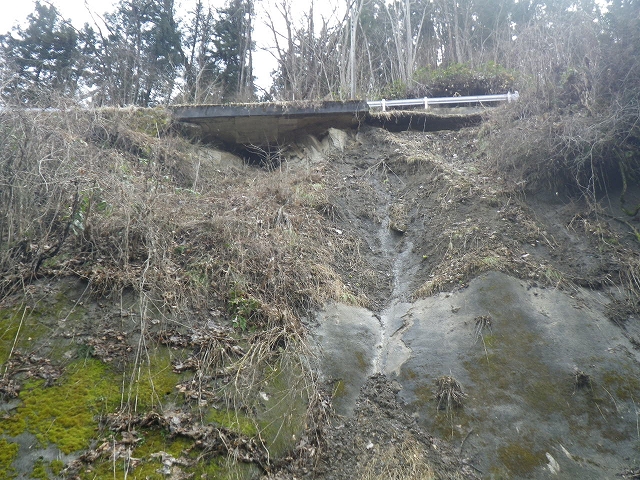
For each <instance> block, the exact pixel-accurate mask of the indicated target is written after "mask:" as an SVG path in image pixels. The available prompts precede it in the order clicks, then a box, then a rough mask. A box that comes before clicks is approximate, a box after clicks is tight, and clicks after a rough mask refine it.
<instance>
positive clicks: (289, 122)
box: [172, 101, 369, 145]
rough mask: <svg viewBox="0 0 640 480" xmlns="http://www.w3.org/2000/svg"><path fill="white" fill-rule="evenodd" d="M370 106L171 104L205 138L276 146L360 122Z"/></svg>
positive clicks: (180, 118) (357, 103)
mask: <svg viewBox="0 0 640 480" xmlns="http://www.w3.org/2000/svg"><path fill="white" fill-rule="evenodd" d="M368 110H369V107H368V105H367V103H366V102H362V101H349V102H286V103H284V102H281V103H253V104H230V105H186V106H176V107H172V111H173V116H174V118H175V119H176V120H178V121H181V122H188V123H193V124H196V125H198V126H199V127H200V128H201V133H202V139H203V141H213V140H216V139H217V140H222V141H224V142H227V143H240V144H253V145H277V144H279V143H282V142H286V141H289V140H292V139H294V138H296V137H300V136H301V135H305V134H312V135H318V134H321V133H324V132H325V131H327V130H328V129H329V128H331V127H334V128H350V127H353V126H355V125H357V124H358V122H359V121H361V120H362V119H363V118H364V116H365V115H366V113H367V111H368Z"/></svg>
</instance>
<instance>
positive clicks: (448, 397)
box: [435, 375, 467, 412]
mask: <svg viewBox="0 0 640 480" xmlns="http://www.w3.org/2000/svg"><path fill="white" fill-rule="evenodd" d="M466 396H467V394H466V393H464V391H463V390H462V385H460V382H458V381H457V380H456V379H455V378H453V377H452V376H451V375H444V376H442V377H438V378H437V379H436V393H435V397H436V402H437V407H438V410H445V411H447V412H451V411H453V410H454V409H458V408H462V407H463V405H464V398H465V397H466Z"/></svg>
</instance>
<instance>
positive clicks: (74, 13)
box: [0, 0, 346, 89]
mask: <svg viewBox="0 0 640 480" xmlns="http://www.w3.org/2000/svg"><path fill="white" fill-rule="evenodd" d="M196 1H197V0H175V2H176V11H177V16H178V17H180V18H184V17H185V16H187V12H189V11H191V10H193V8H194V6H195V4H196ZM274 1H275V0H261V1H258V2H256V14H257V15H256V16H257V18H256V22H255V26H254V29H255V31H254V40H255V41H256V45H257V49H258V50H257V51H256V52H255V54H254V75H256V77H257V83H258V86H259V87H262V88H264V89H268V88H269V86H270V85H271V77H270V74H271V72H272V71H273V70H274V69H275V68H276V65H277V64H276V61H275V60H274V59H273V56H272V55H271V54H270V53H269V52H268V49H269V47H271V46H272V43H273V35H272V34H271V32H270V30H269V29H268V28H267V27H266V25H265V20H264V19H265V16H264V10H263V9H265V8H270V4H272V3H273V2H274ZM0 2H1V3H2V4H3V6H2V11H1V13H0V34H4V33H6V32H8V31H10V30H11V29H12V28H13V27H14V26H15V25H16V24H18V23H19V24H24V23H25V22H26V18H27V16H28V15H29V14H30V13H32V12H33V11H34V8H35V7H34V5H35V0H0ZM41 2H42V3H51V4H53V5H55V6H56V8H57V9H58V11H59V12H60V13H61V14H62V16H63V17H64V18H66V19H70V20H71V21H72V23H73V24H74V26H76V27H78V28H80V27H82V26H83V25H84V23H85V22H88V23H90V24H93V23H94V22H93V20H92V14H93V15H94V18H95V19H96V20H98V17H99V16H101V15H103V14H104V13H105V12H112V11H113V10H115V7H114V5H115V4H116V3H117V0H50V1H45V0H41ZM292 3H293V5H294V12H293V14H294V15H296V14H298V15H300V14H301V12H300V11H298V12H296V11H295V8H299V9H302V8H304V9H308V8H309V4H310V2H309V1H308V0H306V1H300V0H294V1H292ZM345 3H346V1H345V0H319V1H316V3H315V5H316V6H315V11H316V14H317V15H324V16H325V17H328V16H330V15H331V13H332V12H334V10H335V8H334V7H335V5H342V4H345ZM205 4H206V1H205ZM209 4H210V5H211V6H212V7H222V6H224V4H225V0H209ZM271 9H272V16H273V17H274V19H277V14H276V12H275V11H274V10H273V8H272V7H271Z"/></svg>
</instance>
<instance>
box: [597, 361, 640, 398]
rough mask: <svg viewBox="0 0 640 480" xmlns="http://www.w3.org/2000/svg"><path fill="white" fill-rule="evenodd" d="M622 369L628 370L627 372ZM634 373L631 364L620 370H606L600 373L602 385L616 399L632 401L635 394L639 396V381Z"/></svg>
mask: <svg viewBox="0 0 640 480" xmlns="http://www.w3.org/2000/svg"><path fill="white" fill-rule="evenodd" d="M624 370H628V374H627V373H625V372H624ZM634 375H635V372H634V369H633V368H631V366H629V368H628V369H625V368H623V369H621V370H620V371H612V370H608V371H606V372H604V373H603V375H602V385H603V386H604V388H606V389H607V391H608V392H609V393H610V394H612V395H615V396H616V397H618V399H620V400H624V401H630V400H631V401H634V400H635V398H636V397H637V396H640V381H639V380H638V378H636V377H635V376H634ZM634 395H635V396H636V397H634Z"/></svg>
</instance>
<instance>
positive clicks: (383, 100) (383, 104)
mask: <svg viewBox="0 0 640 480" xmlns="http://www.w3.org/2000/svg"><path fill="white" fill-rule="evenodd" d="M382 111H383V112H386V111H387V101H386V100H385V99H384V98H383V99H382Z"/></svg>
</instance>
